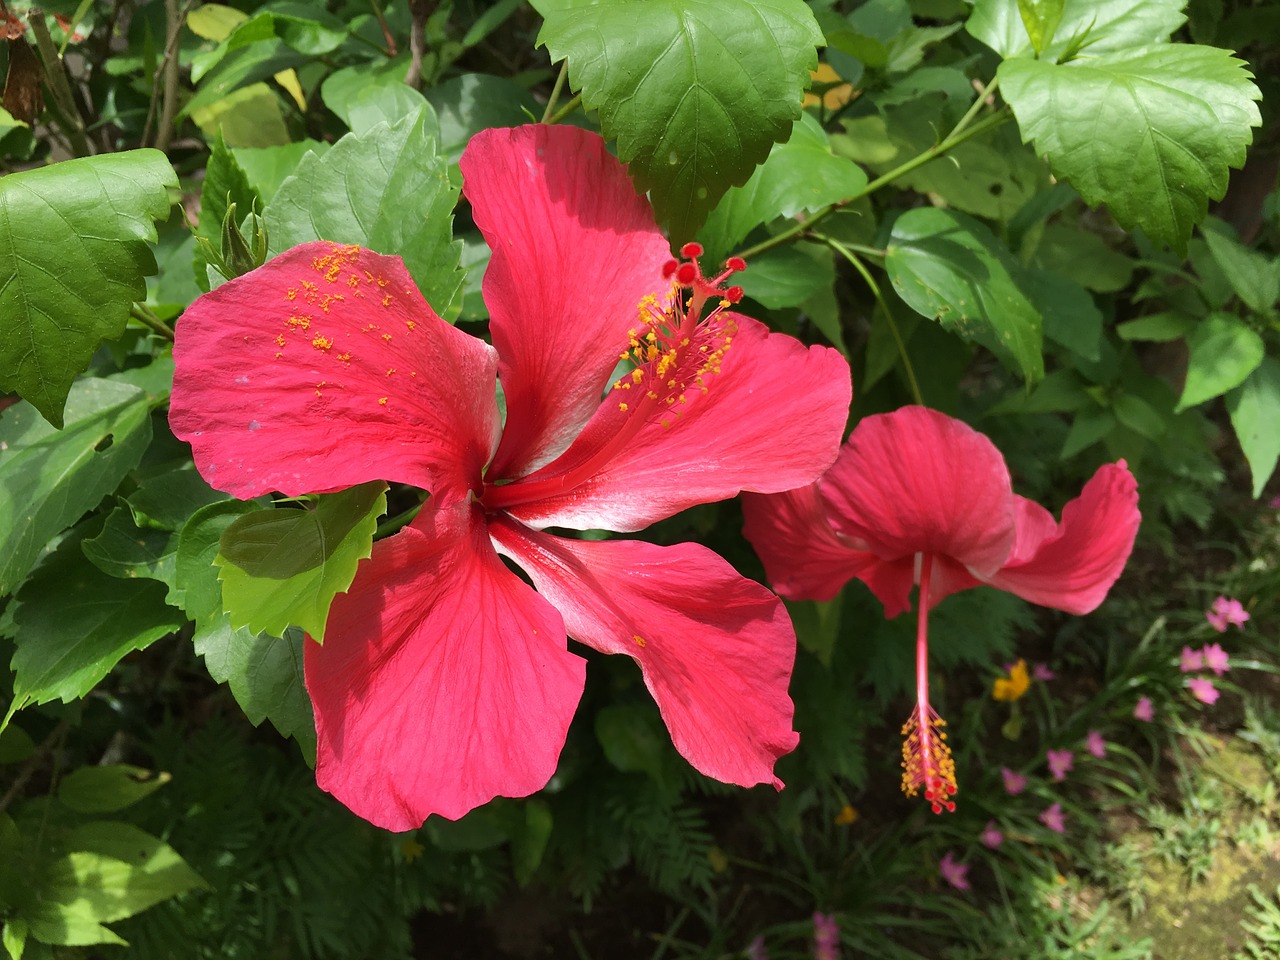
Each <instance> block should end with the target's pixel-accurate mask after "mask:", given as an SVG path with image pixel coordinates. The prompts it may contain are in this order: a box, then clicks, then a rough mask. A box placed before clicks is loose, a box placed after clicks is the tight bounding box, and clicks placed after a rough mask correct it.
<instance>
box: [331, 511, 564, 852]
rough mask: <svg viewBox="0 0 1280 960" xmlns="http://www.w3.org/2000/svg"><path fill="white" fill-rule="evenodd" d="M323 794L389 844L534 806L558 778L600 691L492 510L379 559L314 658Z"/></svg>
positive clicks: (339, 608) (382, 552) (393, 541)
mask: <svg viewBox="0 0 1280 960" xmlns="http://www.w3.org/2000/svg"><path fill="white" fill-rule="evenodd" d="M306 677H307V690H308V691H309V692H310V694H311V699H312V702H313V703H314V705H315V713H316V734H317V737H318V740H319V744H318V747H317V751H316V781H317V783H319V785H320V787H321V788H322V789H324V790H327V791H328V792H330V793H332V794H333V795H334V796H335V797H337V798H338V799H339V800H341V801H342V802H343V803H344V804H346V805H347V806H348V807H350V808H351V809H352V810H353V811H354V812H355V813H357V814H359V815H360V816H362V817H364V818H365V819H366V820H368V821H370V822H371V823H374V824H377V825H378V826H380V827H385V828H386V829H388V830H408V829H412V828H416V827H418V826H421V824H422V822H423V821H424V820H425V819H426V818H427V816H428V815H430V814H433V813H435V814H440V815H441V816H443V817H446V818H448V819H450V820H453V819H457V818H458V817H461V816H462V815H463V814H465V813H466V812H467V811H469V810H471V809H473V808H475V807H477V806H479V805H480V804H482V803H485V802H487V801H489V800H490V799H492V798H493V797H495V796H504V797H523V796H527V795H528V794H530V793H533V792H534V791H536V790H538V789H540V788H542V787H543V786H545V785H546V782H547V781H548V780H549V779H550V778H551V775H552V774H553V773H554V772H555V768H556V760H557V758H558V757H559V754H560V749H561V747H562V746H563V745H564V739H565V734H566V732H567V731H568V728H569V721H570V720H571V719H572V717H573V713H574V710H575V709H576V707H577V704H578V699H579V697H580V696H581V694H582V687H583V682H584V679H585V662H584V661H583V660H582V659H581V658H579V657H577V656H574V655H573V654H570V653H569V652H568V651H567V649H566V642H565V633H564V624H563V621H562V620H561V619H560V615H559V614H558V613H556V611H555V610H554V609H553V608H552V607H551V605H550V604H548V603H547V602H546V601H545V600H543V599H542V598H541V597H539V596H538V595H537V594H536V593H534V592H533V590H531V589H530V588H529V586H528V585H527V584H525V583H524V582H523V581H521V580H520V579H519V578H518V577H516V576H515V575H514V574H512V573H511V571H509V570H508V569H507V568H506V566H505V565H504V564H503V562H502V560H501V559H500V558H499V557H498V555H497V554H496V553H495V552H494V550H493V547H492V545H491V544H490V542H489V539H488V536H487V534H486V532H485V526H484V523H483V520H482V519H481V514H480V511H479V510H478V508H475V507H474V506H470V505H467V504H464V503H458V504H455V505H453V506H451V507H449V508H446V509H445V510H441V511H427V510H424V511H423V513H422V514H420V515H419V517H418V519H417V520H415V521H414V523H413V525H412V526H409V527H406V528H405V529H404V530H402V531H401V532H400V533H398V534H396V535H395V536H394V537H391V538H389V539H387V540H383V541H380V542H379V543H377V544H375V545H374V548H373V556H372V558H371V559H369V560H367V561H365V562H363V563H362V564H361V565H360V569H359V572H358V573H357V575H356V580H355V583H353V584H352V586H351V590H350V592H349V593H346V594H343V595H341V596H339V597H338V598H337V599H336V600H335V601H334V604H333V608H332V610H331V611H330V614H329V621H328V624H327V626H326V628H325V643H324V646H323V647H322V646H320V645H319V644H316V643H311V642H308V643H307V645H306Z"/></svg>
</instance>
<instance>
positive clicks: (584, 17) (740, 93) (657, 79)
mask: <svg viewBox="0 0 1280 960" xmlns="http://www.w3.org/2000/svg"><path fill="white" fill-rule="evenodd" d="M534 5H535V6H536V7H537V8H538V11H539V12H540V13H541V14H542V15H543V17H544V18H545V19H546V23H545V25H544V26H543V28H542V32H541V33H539V34H538V43H539V44H541V45H545V46H546V47H547V51H548V52H549V53H550V54H551V58H552V60H555V61H560V60H568V63H569V79H570V82H571V83H572V84H573V86H574V87H575V88H578V89H581V91H582V99H583V103H584V104H585V105H586V106H587V107H589V108H591V109H595V110H599V111H600V124H601V128H602V131H603V133H604V135H605V137H606V138H607V139H609V140H615V139H616V140H617V142H618V156H619V158H620V159H621V160H622V161H623V162H624V163H626V164H628V168H629V170H630V173H631V176H632V177H633V178H634V179H635V181H636V186H637V188H638V189H639V190H641V191H644V192H647V193H649V194H650V196H651V198H652V200H653V205H654V210H655V211H656V213H657V215H658V219H659V220H661V221H662V222H663V223H665V224H666V225H667V226H668V228H669V230H670V233H671V238H672V240H673V241H675V242H676V243H677V244H679V243H682V242H684V241H686V240H689V239H692V238H693V236H694V235H695V234H696V233H697V230H698V228H699V227H700V226H701V225H702V223H703V221H704V220H705V219H706V217H707V214H708V213H709V212H710V211H711V210H712V208H714V207H715V205H716V203H717V202H718V201H719V200H720V198H721V196H723V195H724V192H725V191H726V190H727V189H728V188H729V187H730V186H733V185H741V184H743V183H744V182H745V181H746V180H747V178H748V177H749V176H750V175H751V171H752V169H753V168H754V167H755V166H756V164H758V163H760V162H762V161H763V160H764V159H765V157H766V156H767V155H768V153H769V148H770V147H771V146H772V145H773V144H774V143H778V142H781V141H783V140H785V139H786V138H787V136H788V135H789V133H790V131H791V125H792V123H793V122H794V121H795V120H796V119H797V118H798V116H799V110H798V108H797V105H798V104H799V101H800V94H801V93H802V92H803V90H804V88H805V87H806V86H807V81H808V71H810V70H812V69H813V68H814V67H815V66H817V56H816V52H815V50H814V47H815V46H816V45H817V44H820V43H821V42H822V34H821V33H820V32H819V30H818V26H817V24H816V23H815V22H814V19H813V14H812V13H810V11H809V9H808V7H806V6H805V5H804V4H803V3H801V2H800V0H754V2H748V0H715V2H711V0H649V2H636V0H538V2H536V3H535V4H534Z"/></svg>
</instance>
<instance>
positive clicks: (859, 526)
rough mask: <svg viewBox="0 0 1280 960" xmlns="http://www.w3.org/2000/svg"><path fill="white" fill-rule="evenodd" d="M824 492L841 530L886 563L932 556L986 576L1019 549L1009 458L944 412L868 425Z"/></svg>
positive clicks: (856, 434)
mask: <svg viewBox="0 0 1280 960" xmlns="http://www.w3.org/2000/svg"><path fill="white" fill-rule="evenodd" d="M820 488H821V491H822V497H823V500H824V501H825V502H826V504H827V510H828V518H829V519H830V521H831V525H832V526H833V527H835V528H836V530H838V531H840V532H841V533H842V534H844V535H845V536H846V537H848V538H849V539H850V540H851V541H852V542H853V544H854V546H857V547H863V548H865V549H868V550H870V551H872V552H873V553H875V554H877V555H878V556H880V557H881V558H882V559H885V560H896V559H900V558H903V557H910V556H913V555H915V554H917V553H932V554H934V555H935V556H937V557H943V558H949V559H950V560H952V561H954V562H955V563H956V564H959V565H962V566H964V567H968V568H969V570H970V571H972V572H973V573H974V574H975V575H977V576H979V577H982V576H984V575H990V574H992V573H995V571H996V570H998V569H999V568H1000V566H1001V565H1002V564H1003V563H1004V561H1005V559H1006V558H1007V557H1008V556H1009V553H1010V551H1011V550H1012V549H1013V543H1014V535H1015V529H1014V496H1013V490H1012V488H1011V486H1010V482H1009V470H1008V468H1007V467H1006V466H1005V463H1004V458H1003V457H1002V456H1001V455H1000V451H999V450H997V449H996V448H995V446H994V444H992V443H991V441H990V440H988V439H987V438H986V437H984V436H983V435H982V434H980V433H978V432H977V431H976V430H974V429H972V428H971V427H969V426H968V425H966V424H964V423H962V422H961V421H959V420H955V419H953V418H952V417H948V416H946V415H945V414H942V413H938V412H937V411H935V410H929V409H927V408H925V407H903V408H902V409H900V410H896V411H894V412H893V413H886V414H876V415H874V416H870V417H866V418H864V419H863V420H862V421H860V422H859V423H858V425H857V427H855V428H854V431H853V433H852V434H851V435H850V436H849V439H848V440H847V441H846V442H845V448H844V450H843V451H842V452H841V454H840V458H839V459H838V460H837V461H836V464H835V466H833V467H832V468H831V470H829V471H828V472H827V475H826V476H825V477H824V478H823V480H822V483H821V485H820ZM942 596H943V595H942V594H941V593H939V594H935V602H936V601H937V600H941V599H942Z"/></svg>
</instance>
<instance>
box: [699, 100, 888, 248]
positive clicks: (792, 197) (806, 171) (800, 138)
mask: <svg viewBox="0 0 1280 960" xmlns="http://www.w3.org/2000/svg"><path fill="white" fill-rule="evenodd" d="M866 185H867V175H866V174H865V173H863V172H862V168H861V167H859V166H857V165H856V164H854V163H852V162H851V161H849V160H846V159H844V158H843V157H837V156H836V155H835V154H833V153H832V152H831V144H830V143H829V142H828V140H827V135H826V133H825V132H824V131H823V129H822V127H821V126H820V125H819V124H818V121H817V120H815V119H813V117H811V116H809V115H808V114H805V115H804V116H803V117H801V118H800V120H798V121H797V122H796V125H795V127H794V128H793V130H792V132H791V137H790V139H789V140H787V142H786V143H780V144H777V145H775V146H774V148H773V150H771V151H770V152H769V157H768V159H766V160H765V162H764V163H763V164H761V165H760V166H759V167H757V168H756V171H755V173H753V174H752V175H751V178H750V179H749V180H748V181H747V182H746V183H745V184H743V185H742V186H741V187H732V188H731V189H730V190H729V192H728V193H726V194H725V195H724V198H723V199H722V200H721V201H720V202H719V203H718V204H717V205H716V208H715V209H714V210H713V211H711V215H710V216H709V217H708V218H707V222H706V224H704V225H703V227H702V230H701V231H699V233H698V239H699V240H701V241H702V244H703V246H704V247H705V248H706V249H707V252H708V253H709V254H710V255H711V256H712V257H713V259H714V258H719V257H723V256H725V255H727V254H729V253H731V252H732V250H733V248H734V247H735V246H736V245H737V244H738V243H739V242H741V241H742V240H743V238H745V237H746V236H747V234H749V233H750V232H751V231H752V230H754V229H755V228H756V227H757V226H759V225H760V224H763V223H769V222H770V221H771V220H775V219H777V218H778V217H794V216H795V215H796V214H797V213H800V212H801V211H802V210H807V211H810V212H812V211H814V210H818V209H820V208H821V207H825V206H826V205H827V204H831V203H836V202H838V201H840V200H845V199H847V198H849V197H851V196H853V195H854V194H856V193H859V192H861V191H862V189H863V188H864V187H866Z"/></svg>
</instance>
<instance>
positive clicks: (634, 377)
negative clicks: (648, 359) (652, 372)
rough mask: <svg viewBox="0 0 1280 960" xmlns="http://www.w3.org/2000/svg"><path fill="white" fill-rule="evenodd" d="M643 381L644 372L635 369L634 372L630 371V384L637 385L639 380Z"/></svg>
mask: <svg viewBox="0 0 1280 960" xmlns="http://www.w3.org/2000/svg"><path fill="white" fill-rule="evenodd" d="M643 379H644V371H643V370H640V369H636V370H632V371H631V382H632V383H639V382H640V381H641V380H643Z"/></svg>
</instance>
